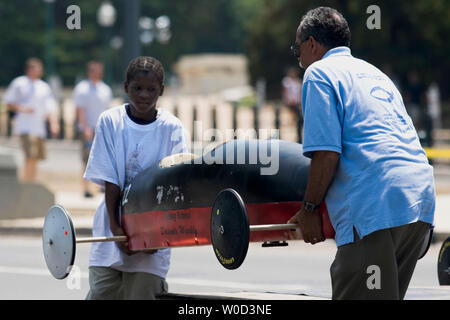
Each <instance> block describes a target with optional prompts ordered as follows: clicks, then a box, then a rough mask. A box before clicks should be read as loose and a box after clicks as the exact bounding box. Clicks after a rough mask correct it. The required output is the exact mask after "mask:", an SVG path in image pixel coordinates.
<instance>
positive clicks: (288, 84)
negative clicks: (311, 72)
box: [282, 77, 302, 105]
mask: <svg viewBox="0 0 450 320" xmlns="http://www.w3.org/2000/svg"><path fill="white" fill-rule="evenodd" d="M282 85H283V88H284V96H283V99H284V102H285V103H288V104H290V105H293V104H298V105H299V104H300V102H301V97H302V81H301V80H300V79H293V78H291V77H284V78H283V81H282Z"/></svg>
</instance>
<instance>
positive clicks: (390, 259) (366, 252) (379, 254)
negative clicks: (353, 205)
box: [330, 221, 430, 300]
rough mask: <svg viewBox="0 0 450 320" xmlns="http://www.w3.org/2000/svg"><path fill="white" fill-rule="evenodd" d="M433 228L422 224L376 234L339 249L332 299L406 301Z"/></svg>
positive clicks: (334, 272) (417, 223)
mask: <svg viewBox="0 0 450 320" xmlns="http://www.w3.org/2000/svg"><path fill="white" fill-rule="evenodd" d="M429 228H430V225H429V224H428V223H424V222H421V221H418V222H415V223H412V224H408V225H404V226H400V227H396V228H390V229H383V230H378V231H376V232H373V233H371V234H369V235H367V236H365V237H364V238H362V239H359V238H358V235H357V234H356V232H355V242H353V243H350V244H347V245H343V246H340V247H338V250H337V253H336V257H335V260H334V262H333V264H332V265H331V268H330V273H331V284H332V291H333V293H332V298H333V299H337V300H347V299H352V300H353V299H355V300H356V299H368V300H375V299H382V300H399V299H403V298H404V297H405V294H406V290H407V289H408V285H409V282H410V280H411V277H412V275H413V272H414V269H415V267H416V263H417V260H418V258H419V254H420V251H421V248H422V244H423V242H424V239H425V236H426V234H427V232H428V230H429Z"/></svg>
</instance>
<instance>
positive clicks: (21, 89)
mask: <svg viewBox="0 0 450 320" xmlns="http://www.w3.org/2000/svg"><path fill="white" fill-rule="evenodd" d="M43 71H44V68H43V65H42V61H41V60H39V59H38V58H30V59H28V60H27V61H26V64H25V75H23V76H19V77H17V78H15V79H14V80H13V81H12V82H11V84H10V85H9V86H8V89H7V90H6V93H5V96H4V103H5V104H6V106H7V108H8V111H10V112H13V113H14V114H15V117H14V119H15V121H14V133H15V134H16V135H18V136H20V140H21V144H22V149H23V151H24V154H25V167H24V176H23V179H24V180H25V181H34V180H35V179H36V174H37V163H38V161H40V160H44V159H45V158H46V149H45V138H46V136H47V128H46V124H47V120H48V121H49V125H50V133H51V135H52V137H56V136H57V135H58V133H59V123H58V117H57V103H56V99H55V97H54V95H53V93H52V90H51V88H50V86H49V85H48V84H47V83H46V82H45V81H43V80H41V77H42V74H43Z"/></svg>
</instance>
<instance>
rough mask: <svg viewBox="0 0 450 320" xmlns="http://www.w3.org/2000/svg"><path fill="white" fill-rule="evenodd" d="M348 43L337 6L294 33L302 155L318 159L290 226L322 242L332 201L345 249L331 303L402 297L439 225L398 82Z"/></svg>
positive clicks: (429, 174)
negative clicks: (300, 72)
mask: <svg viewBox="0 0 450 320" xmlns="http://www.w3.org/2000/svg"><path fill="white" fill-rule="evenodd" d="M349 45H350V30H349V28H348V25H347V22H346V20H345V19H344V17H343V16H342V15H341V14H340V13H339V12H337V11H336V10H334V9H331V8H324V7H320V8H316V9H314V10H311V11H309V12H308V13H307V14H306V15H305V16H304V17H303V19H302V21H301V23H300V26H299V27H298V29H297V35H296V42H295V45H294V46H293V49H294V54H295V55H296V56H297V57H298V59H299V61H300V65H301V66H302V67H303V68H305V69H306V72H305V75H304V78H303V93H302V101H303V104H302V107H303V117H304V140H303V141H304V142H303V152H304V155H305V156H307V157H309V158H311V159H312V160H311V167H310V172H309V177H308V185H307V190H306V192H305V197H304V202H303V207H302V209H301V210H300V211H299V212H297V214H296V215H295V216H294V217H293V218H291V219H290V221H289V222H290V223H298V225H299V228H300V231H301V232H302V235H303V238H304V240H305V242H307V243H311V244H315V243H318V242H320V241H323V240H324V237H323V234H322V230H321V219H320V216H319V215H318V210H317V205H319V204H320V203H321V202H322V201H323V200H325V202H326V205H327V207H328V212H329V215H330V220H331V222H332V224H333V227H334V229H335V231H336V237H335V240H336V243H337V246H338V249H337V253H336V257H335V260H334V262H333V264H332V266H331V269H330V272H331V281H332V298H333V299H403V298H404V296H405V293H406V290H407V288H408V285H409V281H410V279H411V277H412V274H413V271H414V268H415V265H416V262H417V260H418V258H419V254H420V251H421V246H422V244H423V242H424V240H425V236H426V235H427V234H428V232H429V230H430V226H431V224H432V223H433V218H434V208H435V191H434V181H433V168H432V167H431V166H430V165H429V164H428V161H427V157H426V155H425V152H424V151H423V149H422V147H421V146H420V143H419V139H418V137H417V133H416V132H415V130H414V126H413V124H412V121H411V118H410V117H409V116H408V114H407V113H406V110H405V107H404V104H403V101H402V97H401V96H400V94H399V92H398V90H397V89H396V88H395V86H394V84H393V83H392V81H391V80H390V79H389V78H388V77H387V76H386V75H385V74H383V73H382V72H381V71H380V70H379V69H377V68H375V67H374V66H372V65H370V64H369V63H367V62H365V61H363V60H360V59H357V58H354V57H353V56H352V55H351V52H350V49H349ZM325 196H326V198H325ZM375 273H376V274H375Z"/></svg>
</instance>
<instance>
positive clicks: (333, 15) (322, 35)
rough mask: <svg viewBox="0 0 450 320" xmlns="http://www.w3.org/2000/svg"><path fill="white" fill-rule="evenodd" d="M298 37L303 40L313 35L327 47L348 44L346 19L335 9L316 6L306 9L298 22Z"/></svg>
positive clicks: (349, 35)
mask: <svg viewBox="0 0 450 320" xmlns="http://www.w3.org/2000/svg"><path fill="white" fill-rule="evenodd" d="M300 37H301V39H300V40H301V41H302V42H304V41H306V40H308V39H309V37H313V38H314V39H315V40H316V41H317V42H319V43H320V44H321V45H323V46H324V47H325V48H327V49H333V48H336V47H341V46H346V47H349V46H350V38H351V34H350V29H349V27H348V24H347V21H346V20H345V18H344V17H343V16H342V14H341V13H340V12H339V11H337V10H336V9H333V8H329V7H318V8H316V9H313V10H310V11H308V12H307V13H306V14H305V15H304V16H303V18H302V21H301V22H300Z"/></svg>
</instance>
